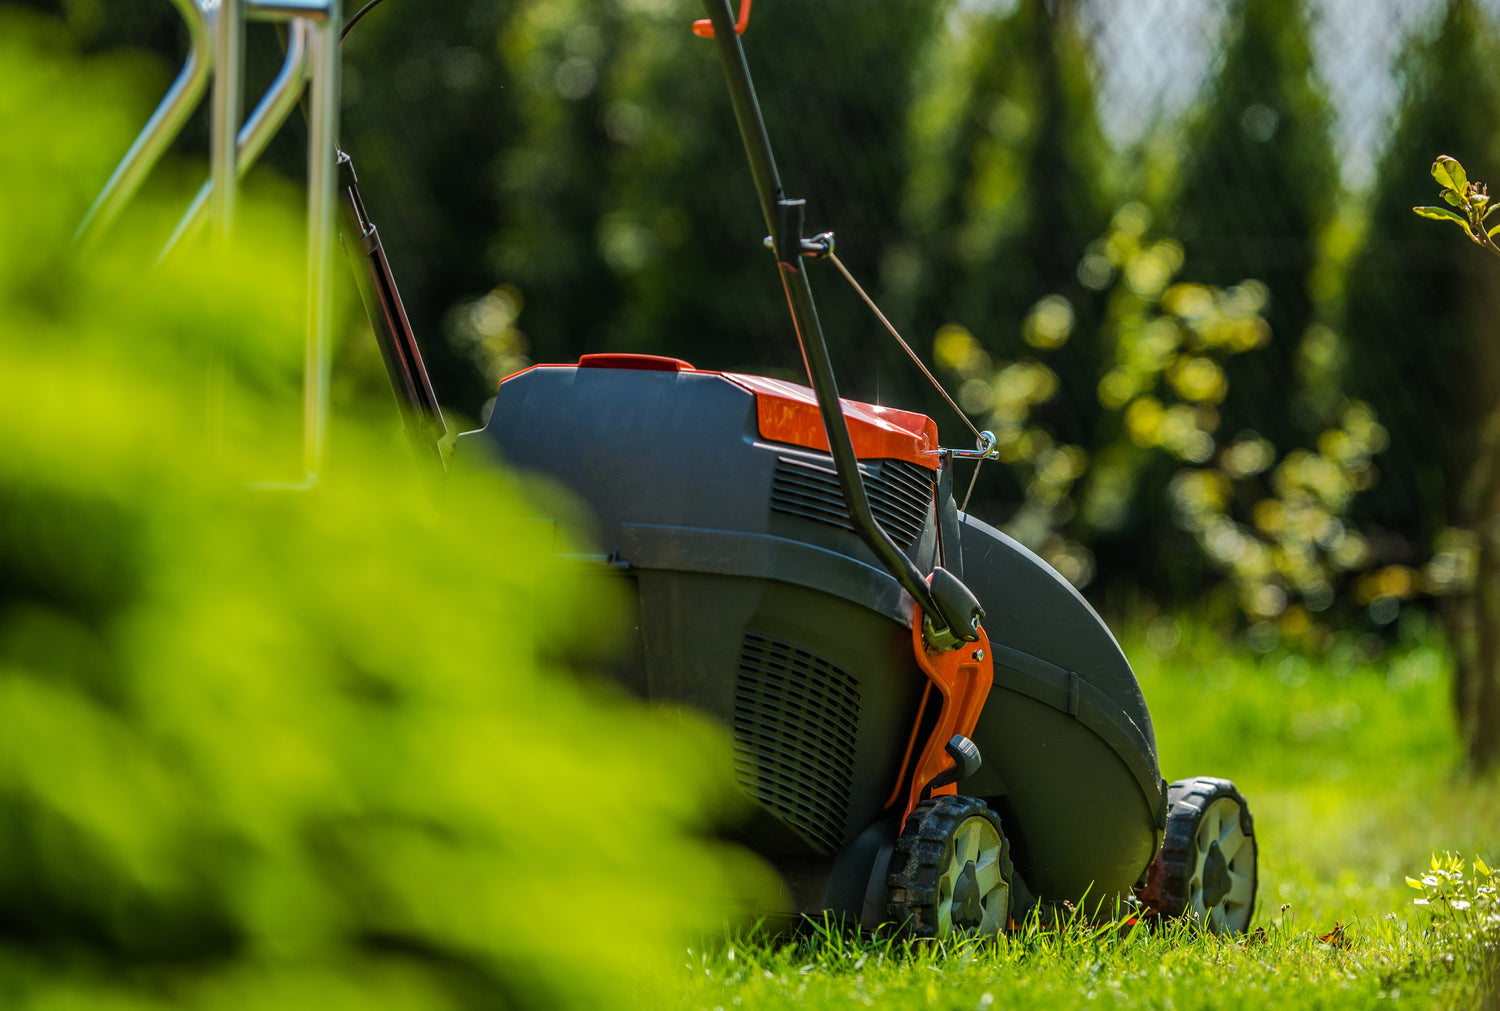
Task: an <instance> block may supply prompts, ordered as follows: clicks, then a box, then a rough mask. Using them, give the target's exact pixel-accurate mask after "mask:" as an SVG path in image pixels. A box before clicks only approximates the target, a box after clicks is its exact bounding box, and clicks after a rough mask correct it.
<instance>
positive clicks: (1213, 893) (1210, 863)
mask: <svg viewBox="0 0 1500 1011" xmlns="http://www.w3.org/2000/svg"><path fill="white" fill-rule="evenodd" d="M1233 886H1234V882H1233V881H1232V880H1231V879H1230V877H1229V862H1228V861H1227V860H1225V859H1224V853H1223V851H1222V850H1220V849H1219V844H1218V842H1217V841H1215V842H1213V843H1210V844H1209V847H1208V853H1207V854H1205V856H1204V858H1203V906H1204V908H1206V909H1212V908H1213V907H1214V906H1217V905H1218V904H1219V903H1220V902H1223V901H1224V896H1226V895H1228V894H1229V889H1230V888H1232V887H1233Z"/></svg>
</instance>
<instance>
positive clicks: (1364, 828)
mask: <svg viewBox="0 0 1500 1011" xmlns="http://www.w3.org/2000/svg"><path fill="white" fill-rule="evenodd" d="M1124 646H1125V649H1126V652H1127V654H1128V655H1129V656H1130V657H1131V658H1132V661H1133V663H1134V664H1135V667H1136V671H1137V674H1138V675H1139V677H1140V679H1141V683H1142V686H1143V688H1144V690H1145V692H1146V698H1147V701H1148V702H1149V703H1150V705H1151V710H1152V716H1153V718H1154V720H1155V723H1156V734H1157V740H1158V743H1159V749H1160V757H1161V767H1162V771H1163V774H1164V775H1166V776H1167V778H1169V779H1178V778H1182V777H1185V776H1191V775H1218V776H1225V777H1228V778H1230V779H1233V780H1234V781H1235V782H1236V783H1237V784H1238V785H1239V787H1240V789H1241V790H1242V791H1243V792H1244V794H1245V796H1246V798H1247V799H1248V801H1249V803H1250V806H1251V810H1252V812H1253V813H1254V815H1255V823H1256V834H1257V838H1258V841H1259V846H1260V891H1259V903H1258V905H1259V908H1258V909H1257V912H1256V916H1255V919H1254V921H1253V923H1252V936H1251V937H1249V938H1237V939H1220V938H1216V937H1211V936H1200V935H1198V934H1196V933H1195V932H1193V931H1192V930H1191V929H1189V928H1186V927H1185V925H1177V926H1175V927H1172V928H1168V929H1164V930H1156V931H1148V930H1146V929H1144V928H1135V929H1125V930H1121V929H1117V928H1115V927H1113V926H1110V925H1105V926H1103V927H1098V926H1086V925H1083V924H1078V925H1076V926H1075V927H1074V928H1073V929H1070V930H1062V931H1056V930H1049V931H1042V930H1035V929H1032V930H1023V931H1020V932H1018V933H1016V934H1013V935H1012V936H1011V937H1009V938H1006V939H1002V940H1000V941H998V942H983V943H970V944H962V943H961V944H958V945H956V946H951V947H947V948H944V947H941V946H918V947H913V946H910V945H908V944H905V943H903V942H893V941H890V940H884V941H875V940H868V939H866V940H854V939H850V938H846V937H840V936H837V935H832V934H827V935H819V936H813V937H809V938H806V939H804V940H801V941H797V942H788V941H774V940H768V939H764V938H756V937H750V938H739V939H736V940H734V941H725V942H722V943H718V944H712V945H708V946H707V948H708V950H707V951H700V950H694V951H690V952H688V953H687V955H686V957H685V959H684V966H683V969H682V980H681V991H682V993H683V997H684V1004H685V1006H688V1007H701V1008H721V1007H722V1008H726V1009H727V1008H780V1007H799V1008H825V1007H826V1008H844V1007H851V1008H852V1007H869V1006H876V1007H937V1008H955V1009H959V1008H961V1009H965V1011H968V1009H985V1008H991V1007H993V1008H997V1009H998V1008H1030V1007H1035V1008H1052V1007H1058V1006H1075V1005H1076V1006H1097V1007H1127V1006H1132V1007H1133V1006H1146V1007H1163V1008H1199V1007H1202V1008H1211V1007H1241V1006H1243V1007H1285V1008H1325V1007H1391V1006H1406V1005H1410V1006H1420V1007H1444V1008H1486V1009H1490V1008H1495V1009H1500V994H1497V989H1496V988H1497V985H1500V983H1497V980H1500V977H1497V976H1495V975H1493V974H1492V973H1493V970H1494V967H1495V965H1496V962H1495V951H1494V949H1493V947H1492V948H1491V949H1490V953H1489V955H1488V956H1482V955H1481V954H1480V949H1479V948H1478V947H1477V946H1476V945H1473V944H1465V943H1463V942H1459V941H1457V940H1455V939H1453V938H1452V937H1451V936H1445V935H1444V934H1442V933H1441V932H1436V931H1434V930H1433V929H1432V926H1431V917H1430V914H1429V913H1428V912H1427V911H1425V910H1423V909H1422V908H1419V907H1417V906H1414V905H1413V903H1412V900H1413V898H1415V897H1417V896H1418V893H1417V892H1415V891H1413V890H1412V889H1411V888H1410V887H1408V885H1407V884H1406V881H1405V878H1406V876H1407V875H1416V876H1417V877H1421V876H1422V875H1423V874H1425V873H1427V872H1428V869H1429V857H1430V856H1431V854H1432V853H1433V852H1434V851H1443V850H1452V851H1457V852H1459V853H1461V854H1463V855H1464V856H1467V857H1470V858H1472V857H1475V856H1478V857H1481V858H1483V859H1484V860H1485V861H1487V862H1489V863H1491V864H1495V863H1497V862H1500V777H1496V776H1491V777H1489V778H1488V779H1486V780H1484V781H1481V782H1474V781H1471V780H1466V779H1465V778H1463V777H1462V776H1460V775H1459V774H1458V773H1457V772H1456V770H1457V767H1458V762H1459V750H1458V745H1457V740H1456V736H1455V734H1454V731H1453V728H1452V722H1451V716H1450V712H1449V706H1448V692H1449V672H1448V670H1447V668H1446V665H1445V663H1444V660H1443V657H1442V655H1441V653H1440V651H1439V650H1438V649H1437V648H1436V647H1434V646H1425V645H1419V646H1414V647H1408V648H1404V649H1401V650H1397V651H1392V652H1391V653H1388V654H1387V655H1385V656H1384V657H1382V658H1380V659H1379V660H1377V661H1373V662H1372V661H1368V660H1365V659H1362V658H1361V657H1360V654H1359V653H1358V648H1357V646H1356V645H1353V644H1351V645H1350V647H1349V648H1348V649H1346V650H1343V651H1338V652H1335V653H1334V655H1333V656H1331V657H1330V658H1329V659H1327V660H1323V661H1318V662H1313V661H1309V660H1306V659H1304V658H1301V657H1297V656H1289V655H1286V654H1272V655H1270V656H1267V657H1259V656H1255V655H1254V654H1251V653H1249V652H1248V651H1247V650H1245V649H1244V648H1243V647H1238V646H1235V647H1229V646H1225V645H1223V644H1220V643H1218V642H1217V641H1214V640H1213V639H1212V637H1211V636H1209V635H1207V634H1206V633H1201V632H1195V633H1191V634H1189V635H1188V636H1187V637H1184V636H1183V635H1182V634H1181V632H1180V630H1179V629H1178V628H1177V627H1176V626H1174V625H1172V624H1170V623H1164V622H1160V621H1159V622H1158V623H1157V624H1156V625H1155V626H1153V627H1152V628H1150V629H1149V630H1142V631H1141V632H1140V633H1139V634H1131V635H1128V636H1127V637H1126V639H1125V641H1124ZM1256 927H1260V928H1264V929H1263V930H1261V931H1257V930H1255V929H1254V928H1256ZM1336 930H1337V933H1335V931H1336ZM1325 937H1327V938H1329V940H1325V939H1324V938H1325ZM1330 940H1331V941H1332V942H1334V943H1330ZM1486 960H1487V961H1486ZM1486 964H1487V965H1488V966H1489V967H1490V970H1489V971H1490V973H1491V974H1489V975H1488V978H1486V976H1487V972H1486V969H1485V968H1484V966H1485V965H1486Z"/></svg>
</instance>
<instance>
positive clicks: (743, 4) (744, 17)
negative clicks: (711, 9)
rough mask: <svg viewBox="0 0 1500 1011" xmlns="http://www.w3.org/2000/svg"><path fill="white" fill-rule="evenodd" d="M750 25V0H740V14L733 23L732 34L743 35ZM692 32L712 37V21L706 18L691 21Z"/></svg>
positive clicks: (707, 37) (708, 37)
mask: <svg viewBox="0 0 1500 1011" xmlns="http://www.w3.org/2000/svg"><path fill="white" fill-rule="evenodd" d="M749 27H750V0H740V16H739V19H738V20H737V21H735V23H734V34H736V35H744V34H745V29H746V28H749ZM693 34H694V35H697V36H699V37H700V38H705V39H711V38H713V37H714V23H713V22H712V21H710V20H708V19H707V18H700V19H698V20H697V21H694V22H693Z"/></svg>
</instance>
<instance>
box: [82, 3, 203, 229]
mask: <svg viewBox="0 0 1500 1011" xmlns="http://www.w3.org/2000/svg"><path fill="white" fill-rule="evenodd" d="M172 2H173V3H174V4H175V5H176V7H177V9H178V11H179V13H181V14H182V17H183V20H184V21H186V22H187V26H188V39H189V43H190V45H189V49H188V55H187V60H186V61H185V62H184V63H183V65H182V70H181V72H180V73H178V75H177V79H176V80H175V81H173V82H172V87H171V88H169V89H168V90H167V94H166V95H165V97H163V98H162V100H161V104H160V105H158V106H157V107H156V111H155V112H153V113H152V114H151V118H150V119H149V120H147V121H146V126H145V127H144V128H143V129H142V130H141V132H140V134H139V135H138V136H137V137H136V139H135V142H134V143H133V144H131V145H130V149H129V150H128V151H126V152H125V157H123V158H121V159H120V164H119V165H118V166H116V167H115V171H114V173H113V174H111V175H110V177H109V181H108V182H106V183H105V184H104V188H103V189H102V190H100V191H99V196H98V197H96V198H95V200H94V203H93V206H91V207H90V208H89V211H88V213H87V214H86V215H84V218H83V223H82V224H80V225H79V226H78V231H77V232H75V233H74V235H73V241H74V242H78V243H82V244H84V245H89V244H92V243H93V242H96V241H97V240H98V239H99V236H101V235H102V234H103V233H104V231H105V230H106V229H107V228H109V226H110V225H111V224H113V223H114V220H115V218H116V217H118V216H119V214H120V211H121V210H122V209H124V207H125V205H126V204H128V203H129V202H130V200H131V198H132V197H134V196H135V194H136V191H137V190H139V189H140V188H141V183H143V182H145V180H146V176H148V175H150V174H151V170H152V169H153V168H155V167H156V163H157V162H158V161H160V160H161V156H162V155H163V154H164V153H165V152H166V150H167V145H169V144H171V143H172V140H173V139H174V138H175V137H176V136H177V134H178V132H179V131H180V130H181V129H182V125H183V124H184V123H185V122H187V118H188V116H190V115H191V114H192V112H193V109H194V108H195V107H196V106H197V104H198V100H199V99H200V98H202V97H203V92H204V89H205V88H206V87H207V85H208V76H209V71H210V70H211V69H212V68H213V46H212V44H211V43H210V40H209V25H208V18H207V16H206V15H205V13H204V11H203V8H202V7H200V6H199V4H198V2H197V0H172Z"/></svg>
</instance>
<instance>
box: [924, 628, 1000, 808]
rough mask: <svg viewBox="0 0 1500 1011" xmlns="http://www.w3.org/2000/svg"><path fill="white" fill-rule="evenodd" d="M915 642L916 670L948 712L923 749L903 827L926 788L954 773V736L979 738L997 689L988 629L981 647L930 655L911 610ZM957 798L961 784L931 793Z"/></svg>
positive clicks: (981, 632)
mask: <svg viewBox="0 0 1500 1011" xmlns="http://www.w3.org/2000/svg"><path fill="white" fill-rule="evenodd" d="M911 642H912V649H913V650H914V651H915V653H916V656H917V666H919V667H921V668H922V672H923V673H924V674H926V675H927V676H928V678H930V679H931V680H932V683H933V684H934V685H936V686H937V690H938V691H939V692H941V693H942V696H943V708H942V709H940V710H939V711H938V718H937V725H936V726H934V727H933V728H932V736H930V737H928V738H927V746H926V747H925V748H923V749H922V757H921V758H920V759H918V760H917V768H916V771H915V772H913V773H912V780H911V792H910V793H909V794H908V795H907V799H906V811H905V812H904V813H903V814H902V816H901V817H902V820H903V822H904V821H905V819H906V818H908V817H910V816H911V812H912V808H914V807H916V806H917V802H918V801H919V800H921V799H922V792H923V791H924V790H926V789H927V784H929V783H931V782H932V781H933V779H935V778H936V777H937V775H938V773H940V772H943V771H944V770H946V769H951V768H953V766H954V761H953V757H952V756H951V755H949V754H948V752H947V751H945V750H944V748H945V747H946V746H947V744H948V741H949V740H951V739H952V737H953V735H954V734H963V735H964V736H965V737H973V736H974V727H975V726H977V725H978V723H979V714H980V713H981V712H983V711H984V703H985V700H986V699H988V698H989V697H990V686H991V685H993V684H994V683H995V664H994V660H993V659H992V658H991V656H990V637H989V636H988V635H986V634H985V631H984V629H983V628H981V629H979V641H977V642H966V643H964V644H963V645H962V646H961V647H959V648H958V649H955V650H950V651H949V652H947V653H937V654H933V653H929V652H928V651H927V642H926V640H924V639H923V638H922V609H921V608H920V607H918V606H916V605H912V623H911ZM976 657H977V658H978V659H976ZM956 793H958V784H956V783H949V784H948V785H947V786H940V787H938V788H937V789H935V790H933V791H932V794H933V796H938V795H940V794H956Z"/></svg>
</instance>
